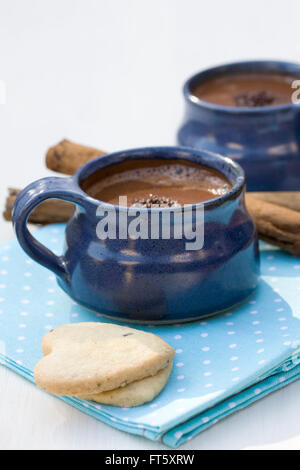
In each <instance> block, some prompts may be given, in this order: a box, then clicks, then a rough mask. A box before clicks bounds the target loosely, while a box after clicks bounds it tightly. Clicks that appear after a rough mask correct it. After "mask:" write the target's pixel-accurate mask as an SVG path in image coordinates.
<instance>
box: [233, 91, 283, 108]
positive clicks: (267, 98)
mask: <svg viewBox="0 0 300 470" xmlns="http://www.w3.org/2000/svg"><path fill="white" fill-rule="evenodd" d="M234 101H235V105H236V106H246V107H249V108H256V107H257V106H270V105H272V104H274V103H275V102H276V96H275V95H274V94H273V93H271V92H269V91H265V90H262V91H248V92H247V93H242V94H240V95H236V96H235V97H234Z"/></svg>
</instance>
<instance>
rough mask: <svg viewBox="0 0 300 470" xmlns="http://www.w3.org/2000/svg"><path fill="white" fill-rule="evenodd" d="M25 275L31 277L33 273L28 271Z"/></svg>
mask: <svg viewBox="0 0 300 470" xmlns="http://www.w3.org/2000/svg"><path fill="white" fill-rule="evenodd" d="M24 276H25V277H30V276H32V274H31V273H29V272H26V273H24Z"/></svg>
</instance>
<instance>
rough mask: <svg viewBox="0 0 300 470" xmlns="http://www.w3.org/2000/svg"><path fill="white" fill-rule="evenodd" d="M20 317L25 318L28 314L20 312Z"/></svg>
mask: <svg viewBox="0 0 300 470" xmlns="http://www.w3.org/2000/svg"><path fill="white" fill-rule="evenodd" d="M20 315H22V317H27V315H28V312H20Z"/></svg>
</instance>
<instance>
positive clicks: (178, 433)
mask: <svg viewBox="0 0 300 470" xmlns="http://www.w3.org/2000/svg"><path fill="white" fill-rule="evenodd" d="M174 435H175V437H176V439H180V438H181V436H182V432H180V431H177V432H175V434H174Z"/></svg>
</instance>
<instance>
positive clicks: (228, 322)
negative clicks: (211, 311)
mask: <svg viewBox="0 0 300 470" xmlns="http://www.w3.org/2000/svg"><path fill="white" fill-rule="evenodd" d="M226 325H227V326H233V325H234V323H233V321H227V322H226Z"/></svg>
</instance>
